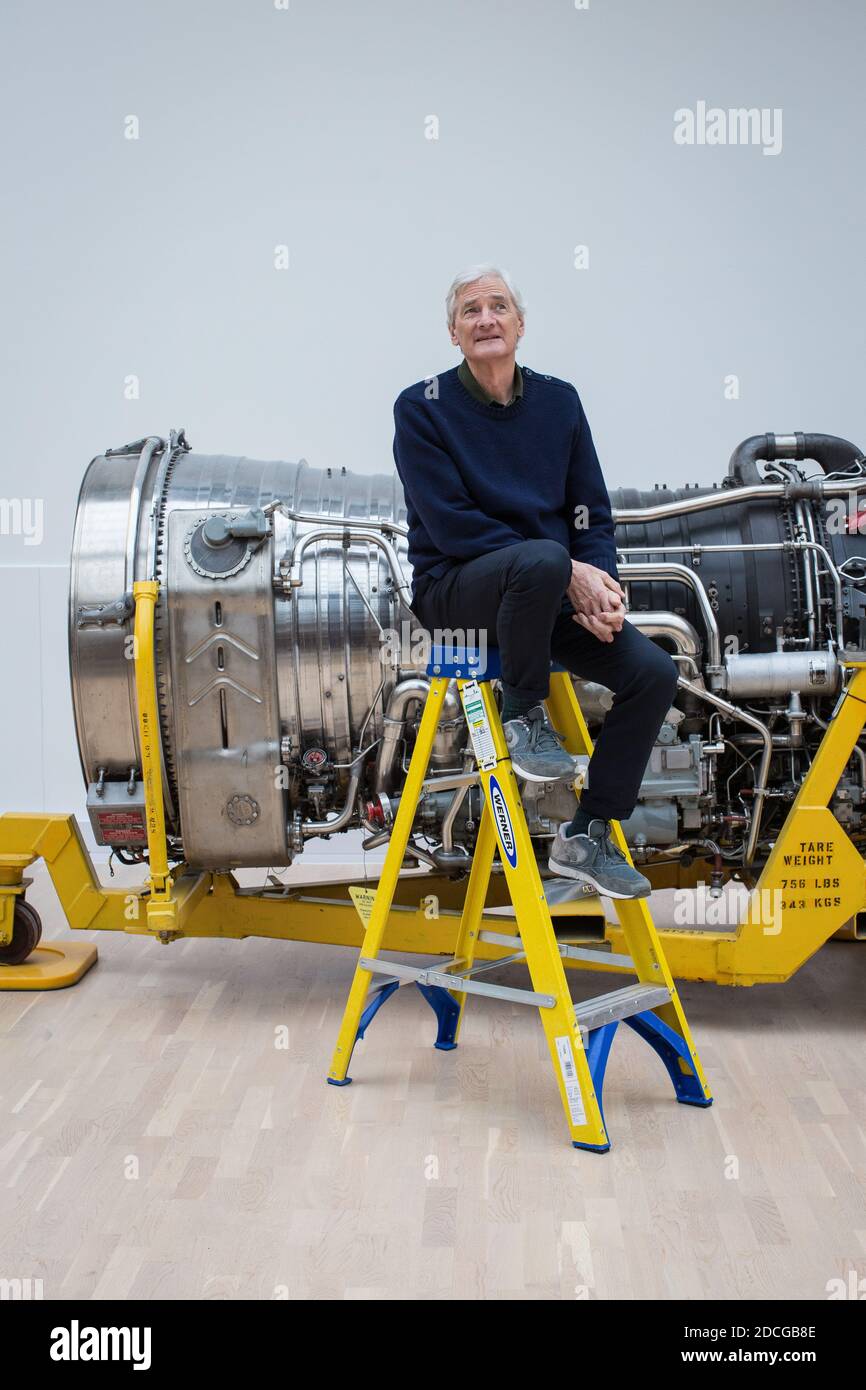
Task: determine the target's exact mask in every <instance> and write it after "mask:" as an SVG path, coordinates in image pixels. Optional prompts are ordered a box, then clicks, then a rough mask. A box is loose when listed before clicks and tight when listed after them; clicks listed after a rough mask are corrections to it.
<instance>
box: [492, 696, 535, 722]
mask: <svg viewBox="0 0 866 1390" xmlns="http://www.w3.org/2000/svg"><path fill="white" fill-rule="evenodd" d="M538 703H539V701H538V700H533V699H531V698H530V699H527V697H526V696H525V695H523V696H520V695H503V697H502V713H501V715H500V716H499V717H500V719H501V720H502V723H503V724H504V723H505V721H506V719H516V718H517V717H518V715H520V714H526V712H527V710H531V709H532V707H533V705H537V704H538Z"/></svg>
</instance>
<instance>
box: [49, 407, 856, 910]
mask: <svg viewBox="0 0 866 1390" xmlns="http://www.w3.org/2000/svg"><path fill="white" fill-rule="evenodd" d="M864 474H866V460H864V457H863V454H862V452H861V451H860V449H858V448H857V447H856V446H855V445H854V444H851V443H849V442H848V441H847V440H844V439H839V438H836V437H835V436H831V435H822V434H793V435H774V434H767V435H758V436H754V437H753V438H751V439H748V440H745V441H744V442H743V443H742V444H740V445H739V446H738V447H737V449H736V450H735V451H734V453H733V455H732V457H731V460H730V463H729V466H728V471H727V474H726V476H725V477H723V478H722V479H721V481H720V482H719V483H717V484H714V485H713V486H712V487H699V486H691V487H690V486H688V485H686V486H685V487H682V488H677V489H670V488H668V487H667V486H666V485H661V486H660V485H656V487H655V488H654V489H653V490H652V491H648V492H642V491H636V490H632V489H622V490H618V491H613V492H611V504H612V507H613V509H614V515H615V520H616V525H617V533H616V534H617V544H618V547H619V568H620V579H621V582H622V583H623V585H624V587H625V589H626V592H627V595H628V606H629V612H628V618H627V620H628V621H629V622H632V623H634V624H635V625H636V626H637V627H639V628H641V629H642V630H643V631H644V632H645V633H646V634H647V635H648V636H650V637H651V638H652V639H653V640H654V641H656V642H658V643H660V644H661V645H662V646H663V647H664V648H665V649H666V650H668V651H669V652H670V653H671V655H672V656H673V658H674V660H675V661H676V662H677V664H678V666H679V669H680V686H679V690H678V694H677V697H676V700H675V703H674V705H673V706H672V708H671V709H670V711H669V713H668V716H667V718H666V720H665V722H664V724H663V725H662V728H661V730H660V731H659V735H658V739H657V742H656V745H655V747H654V749H653V751H652V755H651V757H650V760H649V763H648V765H647V768H646V771H645V774H644V778H643V783H642V787H641V793H640V800H639V803H638V806H637V807H636V809H635V811H634V813H633V815H632V816H631V817H630V818H629V819H628V820H627V821H625V822H624V823H623V829H624V831H625V834H626V837H627V839H628V842H629V845H630V847H631V850H632V854H633V856H634V858H635V861H636V862H638V863H640V864H645V865H649V866H659V865H661V864H668V865H670V864H677V863H680V864H683V863H689V862H690V861H691V860H692V859H694V858H696V857H699V858H701V859H707V858H709V859H710V860H711V861H712V868H713V875H714V880H715V882H716V883H717V884H720V883H721V882H723V881H724V879H725V878H727V877H729V876H731V875H732V874H737V875H738V876H740V877H743V878H745V879H747V880H748V879H750V878H754V876H755V875H756V873H757V871H758V870H759V868H760V866H761V864H762V863H763V862H764V861H765V860H766V857H767V854H768V851H769V848H770V846H771V845H772V843H773V841H774V840H775V838H776V837H777V835H778V832H779V828H780V826H781V824H782V822H783V821H784V819H785V816H786V815H787V813H788V810H789V808H790V805H791V802H792V801H793V799H794V797H795V796H796V794H797V790H798V788H799V786H800V783H801V781H802V779H803V776H804V775H805V772H806V770H807V769H808V767H809V765H810V762H811V760H812V759H813V758H814V756H815V752H816V750H817V747H818V744H819V743H820V741H821V738H822V735H823V732H824V730H825V729H826V727H827V723H828V721H829V719H830V717H831V715H832V712H833V709H834V706H835V704H836V701H837V699H838V697H839V694H840V692H841V690H842V687H843V683H844V680H845V668H844V666H843V665H842V664H841V663H840V657H842V656H843V655H844V654H845V652H846V649H852V648H853V649H855V650H858V651H860V650H862V649H864V648H866V630H864V623H866V536H864V534H863V533H864V532H866V507H864V509H863V510H862V511H861V509H860V506H859V504H858V488H859V487H861V486H864V489H866V483H864ZM406 532H407V527H406V508H405V503H404V499H403V494H402V489H401V486H400V482H399V479H398V478H397V476H396V474H395V473H394V472H391V471H389V472H387V473H382V474H376V475H366V474H357V473H351V472H349V471H347V470H346V469H345V468H341V469H339V470H336V469H330V468H329V469H314V468H311V467H310V466H309V465H308V464H307V463H306V461H305V460H303V459H301V460H300V461H298V462H296V463H284V462H261V461H258V460H255V459H248V458H234V457H227V456H225V455H216V456H214V455H202V454H196V453H194V452H193V451H192V449H191V447H190V445H189V443H188V441H187V439H186V437H185V435H184V432H183V431H182V430H181V431H175V432H172V433H171V435H170V437H169V438H168V439H163V438H161V437H158V436H151V437H149V438H147V439H140V440H136V441H135V442H134V443H131V444H128V445H125V446H124V447H122V448H118V449H110V450H107V451H106V452H105V453H104V454H102V455H99V456H98V457H97V458H94V459H93V461H92V462H91V463H90V465H89V467H88V469H87V472H86V475H85V477H84V481H83V484H82V488H81V493H80V497H79V502H78V510H77V516H76V522H75V532H74V541H73V551H72V562H71V585H70V615H69V637H70V667H71V679H72V694H73V704H74V710H75V721H76V731H77V738H78V747H79V752H80V757H81V765H82V771H83V774H84V781H85V784H86V787H87V806H88V810H89V814H90V818H91V822H92V825H93V828H94V832H95V834H96V837H97V840H98V841H99V842H100V843H102V844H104V845H108V846H110V847H111V848H112V849H113V850H114V852H115V853H116V854H117V855H118V856H119V857H120V858H121V859H123V860H124V861H127V862H140V861H142V860H143V859H144V858H145V857H146V853H147V835H146V826H145V807H144V796H143V790H142V782H141V756H140V748H139V732H138V723H137V708H136V699H135V685H134V662H133V660H132V657H133V655H134V644H133V599H132V586H133V583H134V581H136V580H140V579H151V578H156V579H157V580H158V581H159V596H158V601H157V608H156V617H155V652H154V656H155V664H156V673H157V692H158V702H159V722H160V731H159V732H160V743H161V752H162V772H163V786H164V798H165V816H166V826H167V830H168V835H169V845H170V848H171V852H172V854H173V855H174V856H175V858H176V859H177V860H178V861H180V860H186V861H187V862H188V863H189V864H190V866H191V867H194V868H204V869H232V868H237V867H260V868H265V867H272V868H285V867H287V866H288V865H290V864H291V863H292V861H293V859H294V858H295V857H296V856H297V855H298V854H300V853H302V852H303V849H304V846H305V845H306V843H307V842H308V841H309V840H310V839H311V838H313V837H318V836H324V837H326V838H327V837H328V836H331V835H334V834H337V833H339V832H343V831H346V830H349V829H355V830H358V829H361V830H362V831H363V832H364V836H365V838H364V840H363V844H364V846H365V847H367V848H372V847H374V846H376V845H379V844H383V843H385V841H386V840H387V839H388V836H389V830H390V826H391V824H392V822H393V818H394V814H395V811H396V808H397V806H398V804H399V800H400V796H401V791H402V788H403V783H404V780H405V774H406V770H407V768H408V765H409V760H410V757H411V753H412V748H413V744H414V740H415V737H416V735H417V731H418V727H419V723H420V718H421V712H422V708H423V703H424V699H425V695H426V692H427V689H428V684H429V681H428V678H427V676H426V675H425V670H426V666H427V661H428V658H429V636H430V635H429V634H426V633H425V632H424V630H423V629H422V628H421V627H420V624H419V623H418V621H417V619H416V618H415V617H414V615H413V613H412V611H411V607H410V603H411V594H410V588H409V578H410V569H409V565H408V561H407V556H406ZM575 688H576V691H577V694H578V698H579V701H580V704H581V707H582V710H583V713H584V716H585V718H586V720H587V723H588V726H589V729H590V732H593V731H595V730H597V729H598V727H599V726H600V725H601V723H602V721H603V719H604V717H605V714H606V711H607V710H608V709H609V708H610V705H611V703H612V701H613V698H614V696H613V694H612V692H611V691H609V690H606V689H605V688H603V687H601V686H598V685H594V684H590V683H588V682H585V681H581V680H580V679H578V678H577V677H575ZM473 766H474V763H473V758H472V752H471V745H469V744H468V742H467V727H466V723H465V719H464V717H463V711H462V705H461V701H460V699H459V696H458V693H457V690H456V686H455V685H454V684H453V683H452V686H451V687H450V688H449V690H448V693H447V696H446V702H445V706H444V710H443V717H442V719H441V722H440V724H439V727H438V732H437V736H436V741H435V745H434V749H433V755H432V760H431V764H430V769H429V772H428V776H427V780H426V783H425V791H424V794H423V796H422V798H421V800H420V802H419V805H418V808H417V814H416V816H415V821H414V825H413V834H412V838H411V840H410V852H411V855H412V856H413V859H414V860H416V861H418V862H425V863H429V864H432V865H435V866H436V867H437V868H438V869H440V870H445V871H447V872H453V873H454V874H455V875H460V874H462V873H465V872H466V871H467V869H468V867H469V866H470V865H471V861H472V854H473V847H474V844H475V838H476V835H477V832H478V826H479V821H480V814H481V809H482V805H481V791H480V786H479V785H478V784H477V783H476V784H474V785H473V784H472V783H471V781H469V783H468V785H467V778H466V777H463V779H462V783H461V785H459V786H457V787H455V785H454V780H455V774H465V773H467V772H471V770H472V768H473ZM864 792H866V749H864V748H862V747H860V746H859V745H858V746H857V747H855V749H854V752H853V754H852V756H851V759H850V761H849V763H848V765H847V766H846V767H845V768H843V769H842V771H841V775H840V777H839V781H838V785H837V786H836V790H835V793H834V797H833V801H832V803H831V809H832V810H833V813H834V814H835V816H836V817H837V819H838V820H839V821H840V822H841V824H842V825H844V826H845V827H846V830H847V832H848V834H849V835H850V837H851V838H852V839H853V840H854V842H855V843H860V842H861V841H862V839H863V837H864V833H866V832H864V824H863V816H864ZM523 799H524V806H525V808H526V813H527V819H528V823H529V829H530V833H531V835H532V836H533V839H534V841H535V843H536V846H537V849H538V853H539V859H540V861H541V862H542V863H545V862H546V858H547V853H548V841H549V840H550V838H551V837H552V836H553V835H554V834H555V832H556V828H557V826H558V824H559V823H560V821H562V820H567V819H570V817H571V815H572V812H573V808H574V793H573V791H572V790H571V789H570V788H569V787H567V786H563V785H556V784H537V785H527V786H526V787H525V788H524V789H523Z"/></svg>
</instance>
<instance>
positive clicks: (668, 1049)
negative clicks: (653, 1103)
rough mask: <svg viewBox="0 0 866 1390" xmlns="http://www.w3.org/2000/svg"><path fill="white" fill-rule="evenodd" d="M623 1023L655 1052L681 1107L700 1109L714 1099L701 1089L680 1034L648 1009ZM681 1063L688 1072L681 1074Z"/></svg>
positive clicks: (704, 1107)
mask: <svg viewBox="0 0 866 1390" xmlns="http://www.w3.org/2000/svg"><path fill="white" fill-rule="evenodd" d="M625 1022H626V1023H627V1024H628V1026H629V1028H633V1029H634V1031H635V1032H636V1033H637V1035H638V1037H640V1038H643V1040H644V1042H648V1043H649V1045H650V1047H651V1048H652V1049H653V1051H654V1052H656V1053H658V1055H659V1057H660V1058H661V1059H662V1061H663V1062H664V1064H665V1067H666V1069H667V1073H668V1076H669V1077H670V1079H671V1081H672V1083H673V1088H674V1091H675V1092H676V1097H677V1100H678V1101H681V1102H682V1104H683V1105H699V1106H701V1107H702V1108H703V1109H706V1107H707V1106H708V1105H711V1104H712V1099H713V1098H712V1096H710V1095H708V1094H707V1092H706V1091H705V1089H704V1087H703V1086H702V1084H701V1082H700V1080H699V1078H698V1075H697V1072H696V1071H695V1069H694V1064H693V1062H692V1059H691V1056H690V1055H689V1049H688V1047H687V1045H686V1042H685V1040H684V1039H683V1038H682V1037H681V1036H680V1034H679V1033H677V1032H675V1031H674V1029H673V1028H669V1027H668V1025H667V1024H666V1023H665V1022H664V1020H663V1019H661V1018H659V1017H658V1015H657V1014H655V1013H653V1011H652V1010H651V1009H649V1010H647V1012H646V1013H640V1014H634V1015H633V1016H632V1017H631V1018H627V1019H625ZM681 1064H684V1065H685V1066H687V1067H688V1068H689V1070H688V1071H683V1070H682V1065H681Z"/></svg>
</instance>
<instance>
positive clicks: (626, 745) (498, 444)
mask: <svg viewBox="0 0 866 1390" xmlns="http://www.w3.org/2000/svg"><path fill="white" fill-rule="evenodd" d="M446 315H447V323H448V329H449V332H450V334H451V341H452V343H453V344H454V346H455V347H458V348H459V349H460V350H461V352H462V354H463V360H462V361H461V363H460V365H459V366H458V367H454V368H452V369H451V370H450V371H446V372H444V373H442V375H440V376H438V377H433V378H429V379H426V380H424V381H419V382H416V383H415V384H414V385H413V386H408V387H407V388H406V390H405V391H402V392H401V394H400V395H399V396H398V398H397V400H396V402H395V404H394V422H395V437H394V460H395V463H396V465H397V471H398V473H399V475H400V479H401V481H402V483H403V490H404V493H405V497H406V505H407V514H408V523H409V561H410V564H411V565H412V567H413V571H414V574H413V581H412V597H413V611H414V612H415V613H416V615H417V616H418V618H419V620H420V621H421V622H422V623H423V624H424V626H425V627H426V628H427V629H428V630H431V631H432V630H433V629H436V628H440V629H442V628H452V629H453V628H455V627H460V628H463V629H469V628H474V629H476V630H478V629H481V630H484V631H486V632H494V633H495V643H493V642H492V640H491V644H492V645H495V646H497V647H498V648H499V652H500V663H501V670H502V690H503V706H502V722H503V728H504V732H505V738H506V741H507V743H508V749H509V754H510V757H511V763H512V766H513V768H514V771H515V775H516V776H518V777H521V778H523V779H524V780H527V781H536V782H548V781H555V780H559V779H566V778H567V779H571V778H573V777H574V775H575V764H574V760H573V759H572V758H571V757H570V756H569V754H568V753H567V752H566V750H565V748H564V747H563V740H562V737H561V735H560V734H558V733H557V731H556V730H555V729H553V728H551V726H550V723H549V721H548V719H547V715H546V711H545V709H544V705H543V703H542V702H543V701H544V700H545V699H546V698H547V696H548V694H549V692H550V660H551V657H552V658H553V659H554V661H556V662H558V663H559V664H560V665H562V666H564V667H565V668H566V669H567V670H569V671H571V672H573V673H574V674H575V675H578V676H583V677H585V678H586V679H588V680H592V681H598V682H600V683H601V684H602V685H605V686H607V687H608V688H609V689H611V690H613V691H614V701H613V705H612V707H611V709H610V711H609V712H608V714H607V717H606V719H605V722H604V726H603V728H602V731H601V733H600V735H599V737H598V739H597V741H596V744H595V749H594V752H593V756H592V759H591V761H590V765H589V775H588V779H587V785H586V787H585V789H584V791H583V794H582V796H581V800H580V803H579V805H578V807H577V810H576V812H575V815H574V818H573V820H572V821H571V823H570V824H569V825H567V826H560V827H559V831H558V833H557V836H556V839H555V841H554V845H553V849H552V851H551V855H550V859H549V865H550V868H551V870H552V871H553V872H554V873H557V874H561V875H563V876H565V877H567V878H573V879H577V880H579V881H581V882H584V883H588V884H590V885H592V886H593V887H594V888H595V889H596V890H597V891H598V892H601V893H606V894H608V895H609V896H610V897H616V898H634V897H643V896H645V895H646V894H647V893H649V892H650V887H651V885H650V883H649V880H648V879H646V878H645V877H644V876H643V874H640V873H638V871H637V870H636V869H635V868H634V867H633V866H632V865H630V864H629V863H628V862H627V860H626V859H625V856H624V855H623V854H621V852H620V851H619V850H618V849H617V847H616V846H615V845H614V843H613V841H612V840H611V838H610V825H609V822H610V821H611V820H624V819H625V818H626V817H627V816H629V815H630V814H631V812H632V810H633V809H634V806H635V803H636V801H637V796H638V791H639V789H640V784H641V780H642V778H643V774H644V771H645V770H646V765H647V762H648V760H649V756H650V752H651V750H652V746H653V743H654V742H655V739H656V735H657V734H658V731H659V729H660V727H661V724H662V722H663V720H664V717H665V715H666V714H667V712H668V710H669V708H670V705H671V701H672V700H673V697H674V693H675V691H676V683H677V668H676V666H675V665H674V662H673V661H672V660H671V658H670V656H668V655H667V653H666V652H664V651H662V649H661V648H660V647H657V646H656V645H655V643H653V642H651V641H650V639H649V638H648V637H645V636H644V634H643V633H641V632H640V631H639V630H638V629H637V628H636V627H633V626H632V625H631V624H630V623H626V622H625V621H624V618H625V608H624V606H623V598H624V593H623V590H622V589H621V588H620V585H619V580H618V576H617V566H616V545H615V541H614V526H613V519H612V517H611V510H610V499H609V497H608V492H607V488H606V486H605V482H604V478H603V476H602V472H601V467H600V465H599V461H598V456H597V454H596V452H595V446H594V444H593V441H592V435H591V433H590V429H589V424H588V422H587V419H586V416H585V414H584V411H583V407H582V405H581V403H580V398H579V396H578V394H577V391H576V390H575V388H574V386H572V384H571V383H570V382H568V381H561V380H560V379H559V378H558V377H555V376H548V375H546V374H545V373H542V372H537V371H533V370H532V369H531V368H529V367H523V368H521V367H519V366H518V365H517V362H516V361H515V352H516V348H517V344H518V341H519V340H520V338H521V337H522V336H523V331H524V320H525V306H524V304H523V301H522V298H521V296H520V293H519V291H518V290H517V288H516V286H515V285H514V284H513V283H512V281H511V278H510V277H509V275H508V274H507V272H505V271H502V270H499V269H498V268H497V267H495V266H475V267H473V268H472V269H471V270H469V271H466V272H465V273H464V274H462V275H458V276H457V277H456V279H455V280H454V281H453V283H452V285H451V287H450V289H449V291H448V297H447V301H446Z"/></svg>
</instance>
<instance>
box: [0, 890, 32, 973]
mask: <svg viewBox="0 0 866 1390" xmlns="http://www.w3.org/2000/svg"><path fill="white" fill-rule="evenodd" d="M41 938H42V919H41V917H40V916H39V913H38V912H37V911H36V908H35V907H31V906H30V904H29V903H26V902H25V901H24V899H23V898H19V899H18V901H17V902H16V904H15V915H14V917H13V919H12V940H11V941H10V942H9V943H8V944H7V945H6V946H0V965H23V964H24V962H25V960H26V959H27V957H28V956H29V955H31V954H32V953H33V952H34V951H35V950H36V947H37V946H38V945H39V942H40V940H41Z"/></svg>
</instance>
